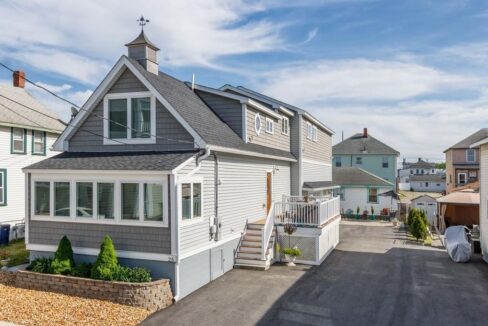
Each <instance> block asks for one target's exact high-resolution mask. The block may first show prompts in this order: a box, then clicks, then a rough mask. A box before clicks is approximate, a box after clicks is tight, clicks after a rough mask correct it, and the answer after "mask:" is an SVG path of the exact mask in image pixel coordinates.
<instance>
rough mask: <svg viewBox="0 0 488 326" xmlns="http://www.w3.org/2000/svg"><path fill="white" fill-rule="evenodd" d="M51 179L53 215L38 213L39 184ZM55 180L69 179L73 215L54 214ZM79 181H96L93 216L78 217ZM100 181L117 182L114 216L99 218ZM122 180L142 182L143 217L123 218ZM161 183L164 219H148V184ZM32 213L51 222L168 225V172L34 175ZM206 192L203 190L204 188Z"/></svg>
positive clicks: (140, 193)
mask: <svg viewBox="0 0 488 326" xmlns="http://www.w3.org/2000/svg"><path fill="white" fill-rule="evenodd" d="M36 182H49V185H50V189H49V191H50V203H49V216H47V215H35V214H34V213H35V183H36ZM54 182H69V183H70V216H54ZM77 182H92V183H93V187H94V188H93V216H92V217H79V216H76V203H77V191H76V183H77ZM98 183H113V184H114V219H99V218H98ZM122 183H137V184H139V198H138V200H139V219H138V220H124V219H122V189H121V188H122V187H121V184H122ZM145 183H150V184H160V185H162V187H163V221H161V222H160V221H145V220H144V184H145ZM30 187H31V194H32V195H31V202H30V205H31V216H32V220H37V221H50V222H72V223H90V224H103V225H133V226H148V227H149V226H150V227H168V220H169V209H168V179H167V175H165V174H158V175H151V176H150V175H143V176H142V175H141V176H138V175H106V174H96V173H95V174H93V173H92V174H91V175H90V176H88V175H81V176H79V177H78V178H74V177H73V176H71V175H69V174H66V175H62V174H49V175H43V174H39V175H33V176H32V180H31V185H30ZM202 192H203V191H202Z"/></svg>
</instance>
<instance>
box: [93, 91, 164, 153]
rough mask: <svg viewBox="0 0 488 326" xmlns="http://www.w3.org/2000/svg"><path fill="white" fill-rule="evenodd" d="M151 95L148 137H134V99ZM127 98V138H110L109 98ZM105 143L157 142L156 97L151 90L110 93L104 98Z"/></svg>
mask: <svg viewBox="0 0 488 326" xmlns="http://www.w3.org/2000/svg"><path fill="white" fill-rule="evenodd" d="M143 97H149V98H150V99H151V131H150V137H148V138H132V99H133V98H143ZM121 99H125V100H127V138H114V139H110V132H109V128H110V118H109V111H108V110H109V100H121ZM103 137H104V138H103V144H104V145H124V144H155V143H156V97H155V96H154V95H153V94H152V93H151V92H133V93H110V94H107V95H105V97H104V98H103Z"/></svg>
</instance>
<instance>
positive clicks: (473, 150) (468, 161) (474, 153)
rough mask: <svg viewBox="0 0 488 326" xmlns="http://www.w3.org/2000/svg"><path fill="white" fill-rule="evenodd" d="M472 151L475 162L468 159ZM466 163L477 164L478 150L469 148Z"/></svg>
mask: <svg viewBox="0 0 488 326" xmlns="http://www.w3.org/2000/svg"><path fill="white" fill-rule="evenodd" d="M470 151H471V152H472V153H473V160H472V161H470V160H469V159H468V157H469V154H468V153H469V152H470ZM466 162H467V163H475V162H476V150H475V149H474V148H468V149H467V150H466Z"/></svg>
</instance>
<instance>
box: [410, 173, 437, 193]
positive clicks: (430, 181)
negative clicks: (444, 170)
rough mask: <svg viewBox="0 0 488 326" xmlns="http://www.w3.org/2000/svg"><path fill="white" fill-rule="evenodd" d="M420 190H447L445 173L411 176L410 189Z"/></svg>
mask: <svg viewBox="0 0 488 326" xmlns="http://www.w3.org/2000/svg"><path fill="white" fill-rule="evenodd" d="M409 190H411V191H418V192H439V193H440V192H444V191H445V190H446V175H445V174H424V175H419V174H417V175H412V176H410V189H409Z"/></svg>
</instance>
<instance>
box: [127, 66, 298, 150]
mask: <svg viewBox="0 0 488 326" xmlns="http://www.w3.org/2000/svg"><path fill="white" fill-rule="evenodd" d="M129 60H130V61H131V62H132V63H133V64H134V66H135V67H136V68H137V69H138V70H139V72H140V73H141V74H142V75H143V76H144V77H145V78H146V79H147V80H148V81H149V83H150V84H151V85H152V86H153V87H154V88H155V89H156V90H157V91H158V92H159V93H160V94H161V95H162V96H163V97H164V98H165V99H166V100H167V101H168V102H169V103H170V104H171V106H173V108H174V109H175V110H176V111H178V113H179V114H180V115H181V116H182V118H183V119H184V120H185V121H186V122H187V123H188V124H189V125H190V127H192V128H193V129H194V130H195V131H196V132H197V133H198V135H200V137H202V139H203V140H204V141H205V142H206V143H207V144H209V145H215V146H222V147H227V148H233V149H239V150H246V151H251V152H257V153H261V154H268V155H274V156H279V157H283V158H288V159H296V158H295V157H294V156H293V155H292V154H291V153H290V152H286V151H282V150H277V149H273V148H269V147H266V146H261V145H256V144H251V143H246V142H244V141H243V140H242V138H241V137H239V135H238V134H236V133H235V132H234V131H233V130H232V129H231V128H230V127H229V126H228V125H227V124H226V123H225V122H223V121H222V120H221V119H220V118H219V117H218V116H217V115H216V114H215V113H214V112H213V111H212V110H211V109H210V108H209V107H208V106H207V105H206V104H205V102H203V101H202V100H201V99H200V97H199V96H198V95H197V94H196V93H195V92H193V91H192V90H191V89H190V88H189V87H188V86H187V85H186V84H185V83H184V82H182V81H180V80H178V79H176V78H174V77H171V76H169V75H167V74H165V73H163V72H161V71H160V72H159V75H155V74H152V73H150V72H147V71H146V70H145V69H144V68H143V67H142V66H141V65H140V64H139V63H137V61H134V60H132V59H130V58H129Z"/></svg>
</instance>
